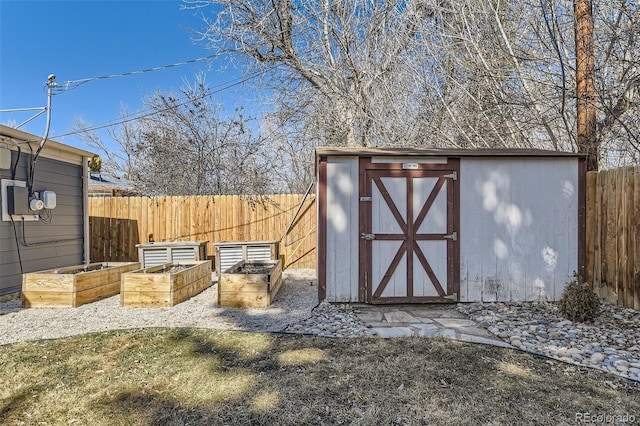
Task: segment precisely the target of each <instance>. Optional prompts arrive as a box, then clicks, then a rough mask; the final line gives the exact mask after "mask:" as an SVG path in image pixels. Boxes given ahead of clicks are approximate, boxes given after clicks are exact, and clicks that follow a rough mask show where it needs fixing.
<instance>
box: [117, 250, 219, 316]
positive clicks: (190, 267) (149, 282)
mask: <svg viewBox="0 0 640 426" xmlns="http://www.w3.org/2000/svg"><path fill="white" fill-rule="evenodd" d="M210 285H211V261H210V260H200V261H198V260H195V261H190V262H184V263H180V264H173V263H165V264H163V265H157V266H153V267H151V268H145V269H140V270H137V271H133V272H129V273H127V274H124V275H123V276H122V289H121V291H120V302H121V304H122V306H129V307H138V308H144V307H169V306H174V305H177V304H178V303H180V302H182V301H184V300H187V299H188V298H190V297H191V296H194V295H196V294H198V293H200V292H201V291H202V290H204V289H205V288H207V287H209V286H210Z"/></svg>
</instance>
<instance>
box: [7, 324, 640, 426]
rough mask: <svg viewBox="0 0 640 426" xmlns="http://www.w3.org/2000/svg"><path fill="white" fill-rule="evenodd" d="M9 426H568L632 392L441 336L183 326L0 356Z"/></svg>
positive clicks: (607, 380) (619, 409)
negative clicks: (340, 335)
mask: <svg viewBox="0 0 640 426" xmlns="http://www.w3.org/2000/svg"><path fill="white" fill-rule="evenodd" d="M0 366H1V367H0V423H3V424H38V423H45V424H70V423H71V424H127V425H129V424H131V425H149V424H238V423H240V424H265V425H271V424H366V425H369V424H429V425H432V424H436V425H437V424H474V425H475V424H563V423H575V419H576V413H585V412H589V413H601V414H610V415H616V414H619V415H625V414H626V415H638V413H640V386H638V385H637V384H634V383H630V382H627V381H625V380H623V379H620V378H617V377H615V376H612V375H607V374H604V373H601V372H597V371H594V370H590V369H584V368H578V367H574V366H569V365H566V364H562V363H558V362H550V361H545V360H543V359H538V358H535V357H533V356H530V355H526V354H522V353H519V352H515V351H511V350H507V349H501V348H494V347H486V346H478V345H472V344H466V343H462V342H456V341H451V340H444V339H421V338H404V339H393V340H383V339H377V338H361V339H325V338H318V337H308V336H274V335H270V334H259V333H235V332H215V331H210V330H190V329H178V330H175V329H172V330H170V329H149V330H133V331H131V330H128V331H117V332H107V333H97V334H90V335H84V336H76V337H70V338H65V339H57V340H50V341H41V342H30V343H19V344H12V345H6V346H2V347H0Z"/></svg>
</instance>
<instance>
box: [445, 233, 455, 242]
mask: <svg viewBox="0 0 640 426" xmlns="http://www.w3.org/2000/svg"><path fill="white" fill-rule="evenodd" d="M444 238H446V239H448V240H451V241H458V233H457V232H453V233H452V234H449V235H445V236H444Z"/></svg>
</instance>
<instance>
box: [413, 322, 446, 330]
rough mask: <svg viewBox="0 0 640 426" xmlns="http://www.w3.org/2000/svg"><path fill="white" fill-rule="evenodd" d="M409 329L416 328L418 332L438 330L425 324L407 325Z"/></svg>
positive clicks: (432, 325) (431, 325)
mask: <svg viewBox="0 0 640 426" xmlns="http://www.w3.org/2000/svg"><path fill="white" fill-rule="evenodd" d="M409 327H411V328H416V329H418V330H438V329H439V328H440V327H438V326H437V325H435V324H425V323H417V324H409Z"/></svg>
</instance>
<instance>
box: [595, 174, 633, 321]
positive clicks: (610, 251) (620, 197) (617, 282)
mask: <svg viewBox="0 0 640 426" xmlns="http://www.w3.org/2000/svg"><path fill="white" fill-rule="evenodd" d="M587 281H588V282H590V283H592V284H593V288H594V289H595V290H596V292H597V293H599V295H600V297H601V298H602V299H604V300H607V301H609V302H612V303H617V304H620V305H623V306H626V307H629V308H635V309H640V167H627V168H620V169H615V170H605V171H601V172H589V173H588V174H587Z"/></svg>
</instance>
